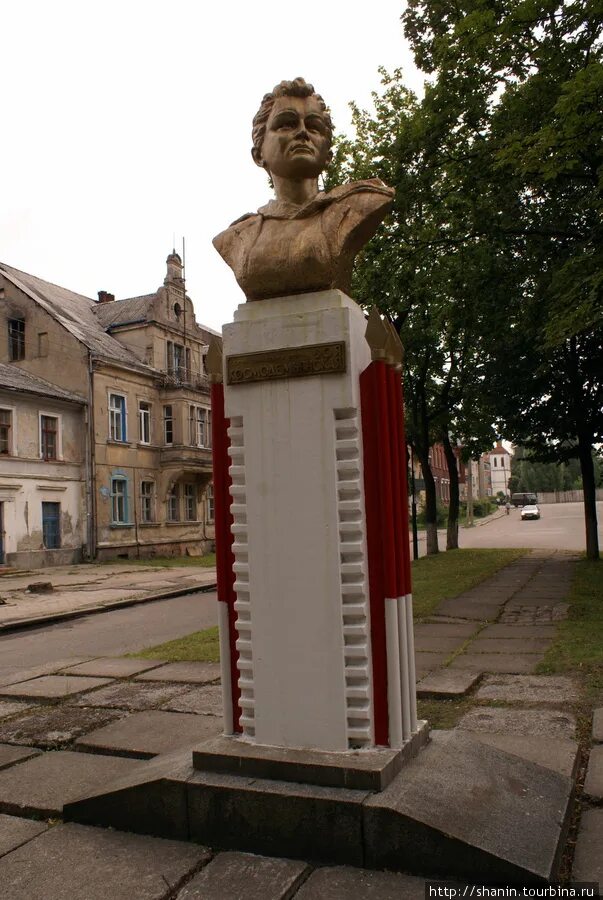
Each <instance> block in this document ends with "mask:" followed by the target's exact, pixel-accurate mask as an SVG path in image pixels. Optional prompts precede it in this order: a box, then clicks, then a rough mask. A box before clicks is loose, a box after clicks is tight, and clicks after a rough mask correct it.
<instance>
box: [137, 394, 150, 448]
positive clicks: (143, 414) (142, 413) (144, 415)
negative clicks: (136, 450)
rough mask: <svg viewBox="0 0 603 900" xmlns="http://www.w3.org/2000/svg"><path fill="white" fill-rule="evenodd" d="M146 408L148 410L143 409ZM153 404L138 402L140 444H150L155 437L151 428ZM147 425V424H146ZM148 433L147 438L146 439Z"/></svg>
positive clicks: (143, 401) (146, 401) (144, 401)
mask: <svg viewBox="0 0 603 900" xmlns="http://www.w3.org/2000/svg"><path fill="white" fill-rule="evenodd" d="M143 406H146V409H143ZM152 409H153V404H152V403H150V402H149V401H148V400H139V401H138V443H139V444H150V443H151V438H152V436H153V432H152V428H151V413H152ZM145 423H146V424H145ZM145 432H146V437H145Z"/></svg>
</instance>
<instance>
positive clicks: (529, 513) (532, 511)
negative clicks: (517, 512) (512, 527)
mask: <svg viewBox="0 0 603 900" xmlns="http://www.w3.org/2000/svg"><path fill="white" fill-rule="evenodd" d="M521 518H522V519H539V518H540V509H539V507H538V506H536V505H535V504H533V505H530V506H524V507H523V509H522V510H521Z"/></svg>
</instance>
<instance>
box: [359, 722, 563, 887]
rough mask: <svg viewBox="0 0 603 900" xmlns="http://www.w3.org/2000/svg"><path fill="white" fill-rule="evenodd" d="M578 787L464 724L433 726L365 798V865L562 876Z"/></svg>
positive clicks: (482, 879)
mask: <svg viewBox="0 0 603 900" xmlns="http://www.w3.org/2000/svg"><path fill="white" fill-rule="evenodd" d="M572 789H573V785H572V782H571V780H570V779H569V778H565V777H563V776H562V775H559V774H558V773H557V772H553V771H551V770H550V769H546V768H543V767H541V766H537V765H534V763H532V762H528V761H527V760H524V759H520V758H519V757H517V756H513V755H510V754H507V753H504V752H502V751H501V750H498V749H497V748H495V747H489V746H487V745H485V744H482V743H480V742H479V741H477V740H475V738H473V736H472V735H469V734H467V733H464V734H463V733H462V732H460V731H459V730H458V729H453V730H448V731H435V732H432V741H431V743H430V744H429V746H428V747H427V748H426V749H425V750H424V751H423V752H422V753H421V754H419V756H417V757H415V759H412V760H411V761H410V762H409V763H408V765H407V767H406V768H405V769H404V771H403V772H401V773H400V775H399V776H398V778H397V779H395V780H394V781H393V782H392V783H391V784H390V785H389V787H387V788H386V789H385V790H384V791H382V792H381V793H380V794H373V795H371V796H370V797H369V798H368V799H367V800H366V801H365V802H364V839H365V848H366V852H365V858H364V865H365V866H367V867H369V868H376V869H398V870H400V869H402V870H405V871H407V872H411V873H413V874H415V873H424V872H426V871H429V873H430V875H431V876H432V878H433V877H441V878H442V877H443V878H446V877H451V878H461V879H463V880H472V881H473V880H475V881H476V882H478V883H486V884H488V883H492V882H494V883H495V884H501V883H502V884H522V885H525V884H532V885H533V884H534V883H535V881H538V880H543V879H545V880H551V881H555V880H557V878H556V876H557V865H558V859H559V852H560V848H561V846H562V842H563V839H564V837H565V823H566V821H567V817H568V815H569V810H570V800H571V797H572ZM418 896H423V894H421V893H419V894H418Z"/></svg>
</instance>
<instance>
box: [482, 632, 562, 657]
mask: <svg viewBox="0 0 603 900" xmlns="http://www.w3.org/2000/svg"><path fill="white" fill-rule="evenodd" d="M551 638H552V635H551ZM550 644H551V639H549V640H547V639H546V638H522V637H517V638H514V639H511V638H489V639H483V638H482V637H481V636H480V637H479V638H477V640H475V641H472V642H471V645H470V648H469V649H470V650H471V653H518V654H520V655H522V656H523V654H524V653H543V652H544V651H545V650H547V649H548V648H549V646H550Z"/></svg>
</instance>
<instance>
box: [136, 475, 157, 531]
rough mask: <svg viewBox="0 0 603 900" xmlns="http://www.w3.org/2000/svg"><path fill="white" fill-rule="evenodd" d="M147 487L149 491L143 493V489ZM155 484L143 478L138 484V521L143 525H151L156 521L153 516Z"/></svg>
mask: <svg viewBox="0 0 603 900" xmlns="http://www.w3.org/2000/svg"><path fill="white" fill-rule="evenodd" d="M145 485H148V486H149V488H150V490H149V492H148V493H145V491H144V487H145ZM155 495H156V486H155V482H154V481H152V480H151V479H147V478H145V479H144V480H141V482H140V521H141V524H143V525H152V524H154V523H155V522H156V521H157V519H156V516H155Z"/></svg>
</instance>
